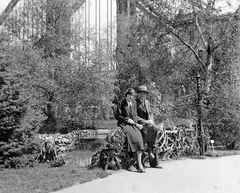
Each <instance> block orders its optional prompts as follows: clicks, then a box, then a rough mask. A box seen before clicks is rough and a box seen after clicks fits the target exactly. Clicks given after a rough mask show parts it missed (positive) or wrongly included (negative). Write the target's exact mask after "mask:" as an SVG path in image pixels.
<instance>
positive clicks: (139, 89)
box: [137, 85, 148, 93]
mask: <svg viewBox="0 0 240 193" xmlns="http://www.w3.org/2000/svg"><path fill="white" fill-rule="evenodd" d="M137 92H146V93H148V89H147V87H146V86H145V85H141V86H139V88H138V90H137Z"/></svg>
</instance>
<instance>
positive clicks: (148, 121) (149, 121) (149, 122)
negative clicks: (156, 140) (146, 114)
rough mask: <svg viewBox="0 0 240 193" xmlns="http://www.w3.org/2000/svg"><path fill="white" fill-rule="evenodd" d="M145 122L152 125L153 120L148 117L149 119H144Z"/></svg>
mask: <svg viewBox="0 0 240 193" xmlns="http://www.w3.org/2000/svg"><path fill="white" fill-rule="evenodd" d="M146 124H149V125H153V124H154V122H153V120H151V119H150V120H147V121H146Z"/></svg>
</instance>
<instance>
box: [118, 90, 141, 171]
mask: <svg viewBox="0 0 240 193" xmlns="http://www.w3.org/2000/svg"><path fill="white" fill-rule="evenodd" d="M134 95H135V91H134V89H132V88H130V89H128V90H127V92H126V93H125V98H124V99H123V100H122V102H121V105H120V107H118V108H117V112H116V119H117V120H118V126H119V127H121V129H122V130H123V132H124V133H125V134H126V136H127V151H128V152H129V153H132V154H133V156H134V158H135V160H136V162H137V169H138V172H140V173H144V172H145V170H144V167H143V165H142V161H141V160H142V152H143V149H144V145H143V138H142V134H141V132H140V130H142V128H143V126H142V125H140V124H138V123H137V106H136V101H135V100H134Z"/></svg>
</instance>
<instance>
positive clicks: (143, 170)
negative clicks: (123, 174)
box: [136, 165, 146, 173]
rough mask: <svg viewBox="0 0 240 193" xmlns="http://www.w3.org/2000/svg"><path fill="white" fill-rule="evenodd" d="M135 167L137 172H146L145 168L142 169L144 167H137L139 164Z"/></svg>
mask: <svg viewBox="0 0 240 193" xmlns="http://www.w3.org/2000/svg"><path fill="white" fill-rule="evenodd" d="M136 168H137V171H138V172H139V173H145V172H146V170H145V169H144V167H139V165H136Z"/></svg>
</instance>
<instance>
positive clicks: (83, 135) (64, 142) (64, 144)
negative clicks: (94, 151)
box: [38, 129, 115, 152]
mask: <svg viewBox="0 0 240 193" xmlns="http://www.w3.org/2000/svg"><path fill="white" fill-rule="evenodd" d="M114 131H115V130H114V129H113V130H111V129H106V130H105V129H98V130H78V131H72V132H71V133H68V134H60V133H56V134H39V135H38V137H39V139H40V141H41V143H42V144H44V143H45V142H47V143H49V144H51V145H52V146H54V147H55V148H56V149H57V150H60V151H61V152H65V151H71V150H74V149H76V148H78V149H79V147H80V146H81V141H84V142H86V140H93V139H104V138H106V137H107V135H108V134H110V133H112V132H114Z"/></svg>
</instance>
